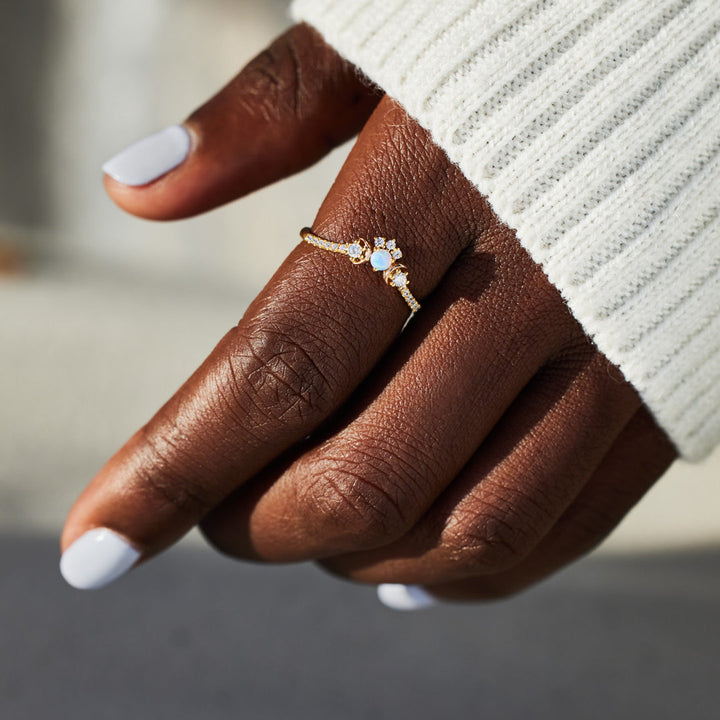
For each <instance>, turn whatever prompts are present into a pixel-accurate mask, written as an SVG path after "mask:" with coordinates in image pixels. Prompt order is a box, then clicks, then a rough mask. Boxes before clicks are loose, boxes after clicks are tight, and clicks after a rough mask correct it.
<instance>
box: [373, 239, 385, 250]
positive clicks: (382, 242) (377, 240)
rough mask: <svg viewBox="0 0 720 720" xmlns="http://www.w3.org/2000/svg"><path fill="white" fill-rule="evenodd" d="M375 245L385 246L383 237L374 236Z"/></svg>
mask: <svg viewBox="0 0 720 720" xmlns="http://www.w3.org/2000/svg"><path fill="white" fill-rule="evenodd" d="M375 247H378V248H382V247H385V238H375Z"/></svg>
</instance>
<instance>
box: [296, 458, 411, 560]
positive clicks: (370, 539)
mask: <svg viewBox="0 0 720 720" xmlns="http://www.w3.org/2000/svg"><path fill="white" fill-rule="evenodd" d="M369 463H372V460H370V461H369ZM368 467H369V464H365V463H364V464H359V463H357V462H348V461H347V459H344V460H342V461H340V462H336V461H331V462H327V463H326V464H325V467H323V468H319V469H318V470H319V472H318V470H316V472H315V479H314V480H313V481H312V482H310V483H309V484H307V485H306V486H305V487H304V488H303V489H302V491H301V492H300V494H299V497H298V505H299V508H300V515H301V517H304V518H306V523H307V525H308V527H307V528H306V531H307V533H308V535H309V536H312V537H314V538H315V539H316V541H317V542H320V543H322V544H323V545H326V546H327V547H326V549H328V550H331V551H333V552H341V551H353V550H366V549H370V548H374V547H380V546H382V545H386V544H388V543H389V542H391V541H393V540H394V539H396V538H398V537H399V536H401V535H402V534H403V533H404V532H405V531H406V530H407V528H408V526H409V520H408V517H407V514H406V512H405V510H404V507H405V504H406V499H405V498H404V497H402V495H403V493H402V491H398V487H397V486H396V484H395V483H394V482H393V483H391V482H388V481H384V482H383V481H378V480H375V479H370V477H369V474H370V473H368ZM372 474H373V475H375V473H372ZM381 477H385V478H388V477H391V476H388V475H387V473H385V474H384V475H383V476H381Z"/></svg>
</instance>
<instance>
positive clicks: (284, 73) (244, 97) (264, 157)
mask: <svg viewBox="0 0 720 720" xmlns="http://www.w3.org/2000/svg"><path fill="white" fill-rule="evenodd" d="M379 99H380V93H379V92H377V91H376V90H374V89H372V88H371V87H370V86H369V85H368V84H367V83H366V82H365V81H364V80H363V78H362V77H361V76H360V75H359V73H358V72H357V71H356V69H355V68H354V66H352V65H350V64H349V63H347V62H346V61H345V60H343V59H342V58H341V57H340V56H339V55H338V54H337V53H336V52H335V51H334V50H333V49H332V48H331V47H330V46H329V45H327V44H326V43H325V42H324V40H323V39H322V37H321V36H320V35H319V34H318V33H317V32H316V31H315V30H314V29H313V28H311V27H310V26H309V25H305V24H300V25H295V26H294V27H292V28H290V30H288V31H287V32H286V33H284V34H283V35H281V36H280V37H279V38H278V39H277V40H275V42H274V43H273V44H272V45H270V47H268V48H267V49H266V50H265V51H263V52H262V53H260V55H258V56H257V57H256V58H255V59H254V60H252V61H251V62H250V64H249V65H248V66H247V67H245V68H244V69H243V70H242V71H241V72H240V73H239V74H238V75H237V76H236V77H235V78H234V79H233V80H231V81H230V83H228V85H226V86H225V87H224V88H223V89H222V90H220V92H219V93H218V94H217V95H215V96H214V97H212V98H211V99H210V100H209V101H208V102H207V103H205V105H203V106H202V107H200V108H199V109H198V110H196V111H195V112H194V113H193V114H192V115H190V117H189V118H188V119H187V120H186V121H185V122H184V123H183V124H182V125H173V126H171V127H169V128H166V129H165V130H162V131H160V132H158V133H155V134H154V135H150V136H149V137H147V138H144V139H143V140H140V141H138V142H136V143H134V144H133V145H130V146H129V147H128V148H126V149H125V150H123V151H121V152H120V153H118V154H117V155H115V156H114V157H112V158H111V159H110V160H108V161H107V162H106V163H105V164H104V165H103V170H104V172H105V188H106V190H107V192H108V194H109V195H110V197H111V198H112V199H113V200H114V201H115V203H116V204H117V205H119V206H120V207H121V208H122V209H123V210H126V211H127V212H129V213H132V214H133V215H138V216H140V217H144V218H150V219H155V220H173V219H177V218H182V217H188V216H191V215H196V214H198V213H201V212H204V211H206V210H209V209H211V208H214V207H217V206H219V205H222V204H224V203H226V202H229V201H230V200H234V199H236V198H238V197H241V196H243V195H246V194H248V193H250V192H252V191H253V190H257V189H259V188H261V187H264V186H265V185H268V184H270V183H272V182H274V181H276V180H280V179H282V178H284V177H287V176H288V175H291V174H293V173H295V172H298V171H300V170H303V169H304V168H306V167H308V166H310V165H312V164H313V163H315V162H316V161H317V160H319V159H320V158H322V157H323V156H324V155H326V154H327V153H328V152H329V151H330V150H332V149H333V148H334V147H336V146H338V145H340V144H341V143H343V142H344V141H346V140H348V139H349V138H351V137H353V136H354V135H356V134H357V133H358V132H359V130H360V128H361V127H362V126H363V125H364V123H365V121H366V120H367V118H368V117H369V116H370V114H371V112H372V111H373V109H374V107H375V105H376V104H377V102H378V101H379Z"/></svg>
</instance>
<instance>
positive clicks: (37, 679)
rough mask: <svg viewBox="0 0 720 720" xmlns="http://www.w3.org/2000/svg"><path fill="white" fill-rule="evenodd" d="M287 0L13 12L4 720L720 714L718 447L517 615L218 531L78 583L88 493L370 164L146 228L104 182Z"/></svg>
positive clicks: (679, 469)
mask: <svg viewBox="0 0 720 720" xmlns="http://www.w3.org/2000/svg"><path fill="white" fill-rule="evenodd" d="M287 9H288V8H287V3H286V2H284V1H283V0H232V1H230V0H204V2H202V3H200V2H191V1H190V0H123V2H122V3H120V2H116V1H115V0H95V1H94V2H92V3H88V2H75V1H73V0H24V1H23V2H22V3H19V2H15V3H14V2H9V1H7V0H3V1H2V2H0V67H2V69H3V70H2V75H0V98H1V99H0V571H1V574H0V583H1V584H0V642H1V645H0V648H1V650H0V718H8V720H21V719H25V718H28V719H30V718H44V717H46V716H47V715H48V714H53V715H55V716H57V717H70V716H72V717H74V718H80V719H84V718H91V717H92V718H94V717H102V718H109V719H112V718H127V717H137V718H165V717H168V718H175V719H177V720H181V719H184V718H198V717H202V718H208V719H211V720H212V719H214V718H225V717H229V716H231V715H233V716H234V715H238V714H240V715H241V716H242V717H248V718H280V717H282V718H295V717H297V718H305V717H307V718H311V717H312V718H368V717H387V716H390V715H391V714H392V715H393V716H394V717H398V718H406V717H407V718H418V717H420V718H426V717H427V718H432V717H439V716H440V715H441V714H442V715H443V716H446V715H448V714H452V713H455V714H456V716H460V717H467V716H469V715H470V714H471V713H472V715H473V716H477V715H480V716H481V715H482V714H485V715H489V716H490V717H501V718H528V717H532V718H545V717H547V718H551V717H552V718H565V717H567V718H595V717H597V718H601V717H602V718H607V717H614V718H671V717H673V718H674V717H678V716H682V717H683V718H711V717H716V716H717V711H716V708H715V703H716V702H717V700H718V699H720V697H719V694H718V691H717V687H716V686H717V678H718V675H719V673H720V650H719V649H718V645H720V610H719V608H720V454H719V453H716V454H715V455H714V456H713V457H711V458H709V459H708V460H706V461H705V462H704V463H702V464H699V465H695V466H689V465H687V464H684V463H677V464H676V465H675V466H674V467H673V469H672V470H671V471H670V472H669V473H668V474H667V475H666V477H665V478H663V480H662V481H661V482H660V483H658V485H657V486H656V488H655V489H654V490H653V491H652V492H651V493H650V494H649V495H648V497H647V498H646V499H645V501H644V502H643V503H642V504H641V505H640V506H639V507H638V508H637V509H636V510H635V511H634V512H633V513H632V514H631V515H630V516H629V517H628V518H627V520H626V521H625V522H624V523H623V525H622V526H621V527H620V529H619V530H618V531H617V532H616V533H615V534H614V535H613V537H612V538H611V539H610V540H609V541H607V542H606V543H605V544H604V545H603V546H602V547H601V548H600V549H599V550H598V551H596V553H594V554H593V556H591V557H590V558H588V559H586V560H584V561H583V562H581V563H578V564H576V565H575V566H573V567H572V568H569V569H568V570H566V571H564V572H562V573H560V574H559V575H558V576H556V577H555V578H553V579H551V580H550V581H548V582H546V583H545V584H544V585H542V586H541V587H539V588H537V589H534V590H532V591H530V592H528V593H525V594H524V595H522V596H520V597H518V598H514V599H512V600H509V601H504V602H502V603H499V604H493V605H487V606H477V607H442V608H438V609H435V610H432V611H429V612H421V613H417V614H412V615H402V614H398V613H393V612H391V611H389V610H386V609H384V608H383V607H381V606H380V605H379V604H378V603H377V601H376V599H375V595H374V592H373V590H372V589H371V588H365V587H356V586H353V585H350V584H347V583H342V582H340V581H338V580H335V579H332V578H329V577H326V576H325V575H323V574H322V573H321V572H320V571H319V570H316V569H315V568H314V567H312V566H309V565H307V566H305V565H300V566H295V567H290V568H264V567H258V566H252V565H243V564H239V563H233V562H232V561H230V560H227V559H223V558H220V557H218V556H216V555H214V554H213V553H212V552H211V551H210V550H209V549H206V548H205V547H204V546H203V545H202V543H201V542H200V541H199V540H198V538H197V537H196V536H194V535H191V536H189V537H188V538H187V539H186V540H185V541H183V543H181V544H180V545H179V546H177V547H176V548H174V549H173V550H171V551H170V552H168V553H167V554H165V555H164V556H163V557H162V558H159V559H158V560H157V561H155V562H154V563H152V564H151V565H150V566H147V567H142V568H140V569H139V570H138V571H136V572H134V573H132V574H131V576H130V577H128V578H126V579H124V580H122V581H121V582H120V583H118V584H117V585H116V586H113V587H111V588H109V589H106V590H103V591H99V592H96V593H88V594H82V593H79V592H77V591H73V590H71V589H70V588H68V587H66V586H65V585H64V583H63V581H62V580H61V578H60V576H59V573H58V571H57V561H58V555H59V553H58V537H59V533H60V529H61V527H62V522H63V519H64V516H65V513H66V512H67V510H68V508H69V507H70V505H71V503H72V501H73V499H74V498H75V496H76V495H77V494H78V493H79V492H80V490H81V489H82V488H83V487H84V486H85V484H86V483H87V482H88V481H89V480H90V478H91V477H92V476H93V475H94V474H95V472H96V471H97V470H98V469H99V467H100V466H101V465H102V464H103V463H104V461H105V460H106V459H107V458H108V457H109V456H110V455H111V454H112V453H113V452H114V451H115V450H116V449H117V447H118V446H119V445H120V444H121V443H122V442H123V441H124V440H125V439H126V438H127V436H129V435H130V434H131V433H132V432H133V431H134V430H135V429H136V428H137V427H138V426H139V425H141V424H142V423H143V422H144V421H145V420H146V419H147V418H148V417H149V416H150V414H151V413H152V412H153V411H154V410H155V409H156V408H157V407H158V406H159V405H160V404H161V403H162V402H164V400H165V399H167V397H168V396H169V395H170V394H171V393H172V392H173V391H174V390H175V389H176V388H177V386H178V385H179V384H180V383H181V382H182V381H183V380H184V379H185V378H186V377H187V376H188V375H189V374H190V372H191V371H192V370H193V369H194V368H195V367H196V366H197V364H199V362H200V361H201V360H202V359H203V358H204V356H205V355H206V354H207V352H208V351H209V350H210V349H211V348H212V347H213V345H214V344H215V342H216V341H217V340H218V339H219V338H220V337H221V336H222V335H223V334H224V333H225V331H226V330H227V329H228V328H229V327H230V326H231V325H233V324H235V323H236V322H237V320H238V319H239V317H240V316H241V314H242V312H243V310H244V308H245V307H246V305H247V303H248V302H249V300H250V299H251V298H252V297H253V296H254V295H255V294H256V293H257V292H258V291H259V290H260V288H261V287H262V286H263V284H264V283H265V282H266V280H267V279H268V278H269V276H270V275H271V273H272V272H273V271H274V269H275V268H276V266H277V265H278V264H279V263H280V262H281V261H282V259H283V257H284V256H285V255H286V254H287V253H288V251H289V250H290V249H291V248H292V247H293V246H294V245H295V244H296V242H297V231H298V228H300V227H302V226H303V225H304V224H307V223H308V222H309V221H311V220H312V218H313V216H314V214H315V211H316V208H317V206H318V205H319V203H320V201H321V199H322V197H323V195H324V193H325V191H326V189H327V188H328V187H329V184H330V182H331V181H332V178H333V177H334V175H335V173H336V172H337V170H338V168H339V167H340V164H341V163H342V160H343V157H344V155H345V154H346V152H347V148H341V149H340V150H339V151H337V152H335V153H334V154H333V155H332V156H330V157H329V158H327V159H326V160H325V161H323V162H322V163H320V164H319V165H318V166H317V167H315V168H313V169H312V170H310V171H308V172H306V173H305V174H304V175H303V176H302V181H301V180H300V179H298V178H291V179H289V180H287V181H285V182H282V183H279V184H277V185H275V186H273V187H271V188H268V189H266V190H264V191H262V192H260V193H256V194H255V195H253V196H251V197H248V198H246V199H244V200H242V201H240V202H237V203H235V204H233V205H231V206H228V207H225V208H222V209H220V210H217V211H214V212H212V213H210V214H208V215H207V216H204V217H201V218H197V219H193V220H188V221H183V222H180V223H167V224H153V223H149V222H144V221H140V220H137V219H134V218H132V217H129V216H126V215H123V214H122V213H121V212H120V211H119V210H117V209H116V208H115V206H114V205H113V204H112V203H111V202H110V201H109V200H108V199H107V198H106V197H105V195H104V192H103V190H102V185H101V173H100V169H99V168H100V166H101V164H102V162H103V161H104V160H105V159H106V158H107V157H109V156H110V155H112V154H114V153H115V152H116V151H117V150H119V149H121V148H122V147H124V146H125V145H127V144H128V143H130V142H132V141H133V140H136V139H138V138H140V137H143V136H145V135H147V134H149V133H150V132H152V131H154V130H157V129H160V128H162V127H165V126H166V125H168V124H171V123H176V122H179V121H181V120H182V119H183V118H184V117H185V116H186V115H188V114H189V112H190V111H191V110H192V109H193V108H194V107H196V106H197V105H198V104H200V103H202V102H203V101H204V100H205V99H206V98H207V97H209V96H210V95H211V94H212V93H214V92H215V91H216V90H217V89H218V88H219V87H220V86H221V85H223V84H224V83H225V82H226V81H227V80H228V79H229V78H230V77H231V76H232V75H233V74H234V73H235V72H236V71H237V70H238V69H239V68H240V67H241V66H242V65H243V64H244V63H245V62H246V61H247V60H249V59H250V58H251V57H252V56H253V55H254V54H255V53H256V52H258V51H259V50H261V49H262V48H263V47H264V46H265V45H266V44H267V43H268V42H269V40H270V39H272V38H273V37H274V36H275V35H276V34H277V33H279V32H280V31H282V29H283V28H284V27H286V26H287V24H288V22H289V20H288V18H287ZM278 208H281V209H282V210H281V211H278ZM260 248H261V249H262V252H258V249H260Z"/></svg>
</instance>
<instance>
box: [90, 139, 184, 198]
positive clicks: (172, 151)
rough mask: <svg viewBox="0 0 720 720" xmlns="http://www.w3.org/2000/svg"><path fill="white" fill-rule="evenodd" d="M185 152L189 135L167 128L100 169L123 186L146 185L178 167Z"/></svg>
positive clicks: (121, 153) (129, 147) (131, 146)
mask: <svg viewBox="0 0 720 720" xmlns="http://www.w3.org/2000/svg"><path fill="white" fill-rule="evenodd" d="M189 152H190V133H189V132H188V131H187V129H186V128H184V127H183V126H182V125H171V126H170V127H166V128H165V129H164V130H161V131H160V132H157V133H155V134H154V135H148V137H146V138H143V139H142V140H138V141H137V142H135V143H133V144H132V145H130V146H128V147H126V148H125V149H124V150H121V151H120V152H119V153H118V154H117V155H114V156H113V157H111V158H110V159H109V160H108V161H107V162H106V163H105V164H104V165H103V166H102V169H103V172H104V173H107V174H108V175H109V176H110V177H111V178H113V180H117V181H118V182H119V183H122V184H123V185H133V186H134V185H147V183H149V182H152V181H153V180H157V178H159V177H161V176H162V175H164V174H165V173H167V172H170V170H172V169H173V168H176V167H177V166H178V165H180V163H181V162H182V161H183V160H185V158H186V157H187V156H188V153H189Z"/></svg>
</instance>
